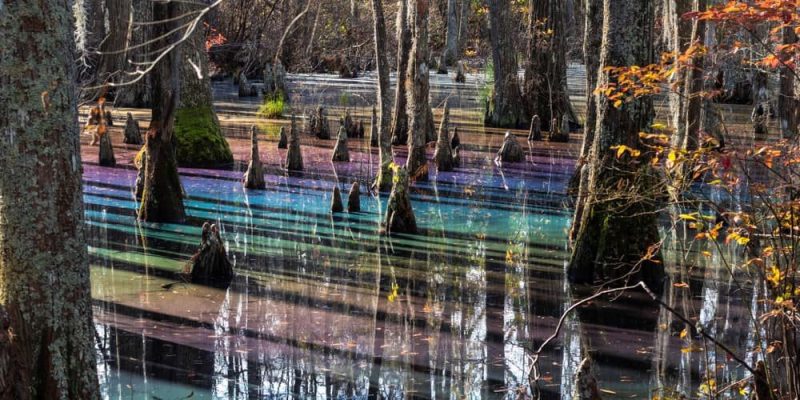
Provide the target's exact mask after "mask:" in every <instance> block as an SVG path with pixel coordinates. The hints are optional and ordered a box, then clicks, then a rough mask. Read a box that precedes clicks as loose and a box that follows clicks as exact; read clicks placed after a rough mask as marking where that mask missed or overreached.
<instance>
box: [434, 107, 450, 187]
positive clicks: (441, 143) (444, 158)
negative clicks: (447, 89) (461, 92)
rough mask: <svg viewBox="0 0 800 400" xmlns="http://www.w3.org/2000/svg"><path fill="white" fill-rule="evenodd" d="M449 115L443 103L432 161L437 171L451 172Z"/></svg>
mask: <svg viewBox="0 0 800 400" xmlns="http://www.w3.org/2000/svg"><path fill="white" fill-rule="evenodd" d="M449 115H450V111H449V109H448V107H447V103H445V104H444V112H443V113H442V122H441V123H440V124H439V137H438V139H437V140H436V151H435V152H434V153H433V160H434V161H436V167H437V169H438V170H439V171H452V170H453V152H452V149H451V148H450V138H449V137H448V136H449V135H448V134H447V132H448V129H447V126H448V122H449Z"/></svg>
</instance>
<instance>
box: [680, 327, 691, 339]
mask: <svg viewBox="0 0 800 400" xmlns="http://www.w3.org/2000/svg"><path fill="white" fill-rule="evenodd" d="M688 335H689V330H687V329H686V328H683V330H682V331H681V335H680V337H681V339H685V338H686V336H688Z"/></svg>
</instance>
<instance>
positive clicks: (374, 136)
mask: <svg viewBox="0 0 800 400" xmlns="http://www.w3.org/2000/svg"><path fill="white" fill-rule="evenodd" d="M379 142H380V137H379V136H378V112H377V111H376V110H375V106H372V118H371V119H370V121H369V145H370V147H378V144H379Z"/></svg>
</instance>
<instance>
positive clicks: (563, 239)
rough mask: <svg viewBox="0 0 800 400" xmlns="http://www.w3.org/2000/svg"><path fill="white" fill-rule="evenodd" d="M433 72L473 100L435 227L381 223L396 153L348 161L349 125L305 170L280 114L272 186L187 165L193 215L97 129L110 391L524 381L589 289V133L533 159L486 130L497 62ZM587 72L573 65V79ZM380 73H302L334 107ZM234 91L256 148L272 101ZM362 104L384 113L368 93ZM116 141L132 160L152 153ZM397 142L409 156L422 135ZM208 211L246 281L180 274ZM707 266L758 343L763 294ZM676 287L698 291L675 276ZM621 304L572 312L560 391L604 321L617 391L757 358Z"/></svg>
mask: <svg viewBox="0 0 800 400" xmlns="http://www.w3.org/2000/svg"><path fill="white" fill-rule="evenodd" d="M576 76H577V77H576ZM434 79H435V80H434V82H433V85H432V86H433V91H434V92H433V98H434V101H432V104H433V105H434V106H437V105H438V104H440V103H441V100H442V99H443V98H444V97H448V96H454V93H455V95H456V97H457V98H458V99H459V100H458V101H456V102H454V101H453V100H452V99H451V100H450V101H451V103H450V105H451V107H453V112H452V113H451V122H453V123H455V124H456V125H457V126H459V132H460V135H461V139H462V142H465V143H466V146H465V147H466V151H464V152H462V158H463V159H464V165H463V166H462V168H459V169H457V170H456V171H455V172H452V173H441V174H436V172H435V168H434V169H433V170H432V171H431V180H430V181H429V182H420V183H417V184H415V185H414V187H413V192H412V202H413V207H414V211H415V213H416V217H417V224H418V226H420V227H421V232H420V234H418V235H403V236H397V237H393V238H391V239H388V238H385V237H382V236H380V235H378V234H377V231H378V229H379V225H380V222H381V221H382V220H383V210H385V206H386V200H387V196H386V195H382V196H380V197H377V196H375V195H372V194H370V193H368V191H367V187H368V184H369V182H370V181H371V177H372V176H373V175H372V174H373V172H374V168H375V164H376V162H377V150H376V149H372V150H371V151H370V150H369V148H368V147H367V145H368V139H357V140H352V141H350V151H351V157H352V161H351V162H350V163H348V164H344V163H335V164H336V165H334V164H332V163H330V162H329V161H328V160H329V157H330V152H331V147H332V146H333V142H334V141H324V142H320V141H316V140H312V139H311V138H309V137H308V136H307V135H302V140H303V152H304V157H305V161H306V172H305V173H302V174H299V175H293V176H287V175H286V174H285V173H284V172H283V171H282V170H281V168H280V163H281V160H282V159H283V157H284V154H285V150H277V149H276V145H275V141H276V140H277V139H276V138H275V136H274V132H267V133H268V134H271V135H264V136H263V137H262V143H261V154H262V156H261V158H262V161H263V162H264V163H265V170H266V174H267V175H266V180H267V189H266V190H263V191H257V190H256V191H254V190H244V189H243V188H242V185H241V182H240V179H241V172H240V171H239V169H240V165H238V164H237V166H235V167H234V170H231V171H224V170H202V169H182V170H181V175H182V176H181V177H182V180H183V185H184V188H185V191H186V194H187V199H186V202H185V204H186V208H187V214H188V216H189V218H190V219H189V220H188V221H187V222H186V223H185V224H140V223H138V222H137V221H136V218H135V210H136V206H137V204H136V202H135V200H134V198H133V195H132V189H131V188H132V187H133V184H134V181H135V171H134V170H133V169H132V168H130V165H129V164H128V165H125V164H124V162H123V165H121V166H120V167H118V168H103V167H99V166H97V165H96V164H94V163H93V160H95V159H96V148H90V147H88V146H84V150H83V151H84V183H85V187H84V199H85V203H86V220H87V222H86V224H87V228H88V236H89V240H90V245H89V252H90V257H91V272H92V296H93V298H94V318H95V326H96V329H97V343H98V345H97V349H98V361H99V366H98V371H99V375H100V380H101V385H102V392H103V394H104V396H105V397H106V398H109V399H189V398H191V399H293V398H313V399H353V398H360V399H366V398H375V395H376V394H380V396H382V397H381V398H387V399H402V398H407V399H410V398H437V399H490V398H492V399H494V398H496V399H500V398H509V399H512V398H525V396H526V394H527V393H528V389H527V385H528V372H529V371H530V368H531V358H530V356H531V354H532V351H533V349H535V348H537V347H538V346H539V345H540V344H541V343H542V342H543V341H544V340H545V339H546V338H547V337H548V336H550V335H551V334H552V333H553V331H554V329H555V327H556V324H557V323H558V320H559V317H560V316H561V314H562V312H563V311H564V310H565V309H566V308H567V307H568V306H569V304H571V303H572V301H573V299H572V298H571V295H570V289H569V287H568V284H567V283H566V280H565V276H564V273H563V268H564V264H565V262H566V260H567V259H568V256H569V253H568V249H567V235H566V233H567V230H568V228H569V225H570V220H571V214H572V212H571V210H570V208H569V205H568V199H567V198H566V197H565V196H564V194H563V193H564V192H565V186H566V184H567V181H568V179H569V177H570V175H571V173H572V170H573V165H574V162H575V158H576V153H577V148H578V147H577V146H578V145H577V143H578V141H579V139H580V136H578V135H576V134H574V133H573V138H572V143H571V144H569V145H555V144H547V143H541V142H538V143H535V144H534V145H533V146H532V147H531V146H528V145H527V144H526V145H525V147H526V151H528V160H527V161H526V162H525V163H518V164H511V165H503V166H502V167H501V166H499V165H497V164H496V163H494V161H493V157H494V152H495V151H496V150H497V148H498V147H499V144H500V142H501V141H502V132H500V131H489V130H487V131H485V132H484V130H483V128H481V127H478V124H477V122H476V121H477V120H478V118H479V117H478V115H479V111H476V109H477V110H479V105H478V104H477V101H479V99H478V98H479V95H478V90H477V88H478V87H480V86H481V82H480V79H477V78H476V77H475V76H472V77H471V79H470V81H468V83H467V84H466V85H464V86H463V87H461V88H458V87H455V85H453V84H451V83H450V82H451V81H449V80H446V79H445V78H443V77H435V78H434ZM581 79H582V78H581V77H580V71H579V70H576V68H572V69H571V80H570V82H571V83H572V82H581ZM373 82H374V77H371V76H367V77H366V78H362V79H360V80H356V81H347V82H342V81H339V80H335V79H326V78H325V77H323V76H316V75H315V76H307V77H301V76H294V77H293V79H292V86H291V87H292V90H293V93H294V95H293V96H297V97H295V98H294V100H293V101H296V102H297V103H303V102H305V103H306V104H309V105H311V104H316V103H319V102H326V104H330V106H331V108H332V109H334V110H335V109H336V108H337V107H339V108H341V107H342V106H343V105H342V100H341V99H342V97H343V95H342V93H350V94H349V95H348V100H347V101H348V102H349V103H348V104H347V106H350V107H354V108H355V107H364V106H366V105H368V104H370V103H369V101H371V100H370V99H369V98H368V96H369V92H370V91H369V90H367V89H364V88H365V87H366V88H370V87H372V85H373ZM223 85H225V86H223ZM228 86H229V87H228ZM323 87H325V88H327V89H324V90H323V89H320V88H323ZM454 87H455V88H454ZM234 91H235V87H234V86H233V85H230V83H215V97H216V98H217V99H218V104H217V107H218V109H219V110H220V112H221V115H220V118H221V120H222V123H223V127H224V129H225V130H226V135H227V136H228V137H229V140H230V142H231V145H232V148H233V150H234V154H235V158H236V159H237V160H246V158H247V155H246V154H247V152H248V151H249V141H248V140H246V139H244V137H245V134H244V132H246V130H247V125H249V123H247V124H245V123H244V122H242V121H244V120H247V118H251V117H252V111H253V110H254V108H255V107H256V106H257V103H254V100H250V103H248V102H247V101H238V99H235V98H234V96H231V95H230V93H234ZM353 93H355V94H353ZM359 93H362V94H359ZM462 101H463V103H461V102H462ZM575 101H576V102H579V101H580V96H577V95H576V97H575ZM459 103H461V104H460V105H459ZM358 111H359V112H361V115H363V116H364V117H363V120H364V121H365V122H366V121H368V117H366V112H367V109H366V108H362V109H358ZM437 111H438V110H437ZM123 115H124V114H123ZM437 115H438V114H437ZM329 116H337V117H338V114H337V111H330V112H329ZM237 121H239V122H238V123H237ZM437 123H438V122H437ZM437 126H438V125H437ZM332 127H334V128H338V123H336V122H332ZM274 128H275V127H271V128H270V127H267V128H263V129H266V130H275V129H274ZM334 131H335V130H334ZM519 133H520V134H522V132H519ZM117 139H119V138H115V140H114V143H115V144H117V143H120V141H119V140H117ZM115 150H117V151H118V154H122V156H119V155H118V159H129V158H132V154H133V153H134V152H135V149H133V148H124V147H122V146H121V145H120V147H119V148H116V149H115ZM395 150H396V156H397V157H396V161H397V162H403V161H404V157H405V149H403V148H399V147H396V148H395ZM431 154H432V149H430V151H429V154H428V156H429V158H430V156H431ZM352 182H361V183H362V196H361V205H362V212H361V213H357V214H347V213H342V214H336V215H334V216H332V215H331V214H330V211H329V209H330V202H331V193H332V188H333V186H334V185H336V184H338V185H339V186H340V189H341V190H342V191H343V192H344V193H346V190H347V188H349V186H350V185H351V184H352ZM205 221H209V222H212V223H216V224H217V225H218V226H219V227H220V230H221V232H222V237H223V239H224V240H225V242H226V246H227V248H228V252H229V257H230V258H231V260H232V261H233V262H234V265H235V271H236V277H235V278H234V280H233V282H232V283H231V285H230V287H228V288H213V287H208V286H200V285H193V284H186V283H180V281H181V278H180V273H181V272H182V270H183V268H184V266H185V264H186V262H187V261H188V259H189V258H190V257H191V255H192V254H193V253H194V251H195V250H196V249H197V247H198V245H199V242H200V230H201V229H200V227H201V225H202V223H203V222H205ZM699 274H700V276H698V277H695V279H700V280H704V281H706V282H708V283H707V284H706V285H697V286H698V287H702V288H703V289H702V293H684V295H683V296H684V297H681V299H682V300H681V301H683V302H684V303H686V304H687V305H688V307H695V308H697V309H702V310H703V314H702V315H701V319H703V321H702V322H703V323H706V324H710V325H712V326H714V327H715V329H717V328H718V329H719V330H720V332H723V333H726V334H728V335H738V336H737V337H735V338H730V337H729V339H730V340H731V341H734V342H735V343H738V344H741V345H742V346H745V347H746V346H747V344H748V343H752V338H749V336H748V334H747V330H746V326H747V325H746V323H744V322H742V321H740V320H736V321H739V322H738V323H739V325H735V321H732V320H731V319H732V318H733V317H731V316H735V315H740V314H741V313H742V311H741V310H740V309H742V308H745V309H746V308H747V307H749V304H747V301H746V298H747V296H751V294H746V293H739V292H736V293H735V294H734V293H733V292H734V290H733V289H732V288H731V285H730V283H729V282H727V281H726V278H725V277H724V276H723V275H722V274H721V273H720V272H719V271H711V272H705V273H703V272H700V273H699ZM666 295H667V296H672V297H674V298H678V297H680V296H678V295H676V294H675V293H674V290H669V291H668V292H667V294H666ZM602 304H603V306H604V307H605V308H603V309H602V310H599V311H598V309H599V308H593V309H592V310H594V311H586V312H583V313H582V314H581V316H580V319H579V318H578V316H577V315H573V316H570V317H568V318H567V319H566V322H565V325H564V327H563V328H562V331H561V334H560V335H559V337H558V339H557V340H555V341H553V342H552V343H551V345H550V346H548V347H547V348H546V349H545V350H544V352H543V353H542V356H541V358H540V364H539V370H540V373H541V375H542V376H541V379H540V380H539V382H538V385H537V392H538V394H539V395H541V396H542V398H553V399H557V398H561V399H569V398H571V397H572V395H571V393H572V386H571V382H572V377H573V376H574V374H575V372H576V369H577V366H578V364H579V362H580V352H581V346H582V345H583V343H582V341H581V339H580V337H581V336H580V330H581V329H582V330H583V332H584V335H585V337H590V338H592V339H591V340H592V344H593V347H594V351H595V353H593V356H594V357H595V359H596V363H597V371H598V379H599V381H600V387H601V389H602V390H603V393H604V396H605V397H606V398H634V397H635V398H649V397H650V396H651V395H652V394H653V393H654V391H655V390H656V389H657V388H658V387H659V386H661V385H671V386H673V387H675V386H677V387H683V388H689V390H690V391H694V390H696V388H697V387H698V386H699V385H700V383H701V382H702V374H703V371H705V370H706V368H707V366H708V362H707V361H708V358H707V357H712V360H711V363H712V364H713V363H714V362H719V360H722V362H721V368H728V369H729V370H730V371H729V372H730V374H731V375H735V374H740V373H741V371H739V369H738V368H736V366H735V365H733V364H730V363H726V362H725V359H724V355H721V354H714V353H713V351H712V354H710V355H708V354H706V353H702V355H701V354H700V353H694V352H681V351H680V349H681V347H682V346H684V345H685V344H684V343H683V341H681V340H680V339H679V338H678V337H677V334H676V333H675V332H674V331H673V330H672V329H671V328H672V327H671V326H669V324H668V323H667V324H665V323H664V321H663V318H664V316H663V315H658V314H659V313H658V310H657V309H653V307H651V306H650V305H647V304H645V302H641V303H636V301H635V300H633V301H627V302H612V303H606V302H602ZM714 360H716V361H714ZM562 377H563V378H564V379H562Z"/></svg>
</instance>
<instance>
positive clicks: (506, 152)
mask: <svg viewBox="0 0 800 400" xmlns="http://www.w3.org/2000/svg"><path fill="white" fill-rule="evenodd" d="M497 156H498V157H499V158H500V160H501V161H504V162H520V161H524V160H525V151H524V150H523V149H522V146H520V145H519V143H518V142H517V137H516V136H514V135H513V134H511V132H506V136H505V138H503V146H502V147H500V151H498V152H497Z"/></svg>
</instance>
